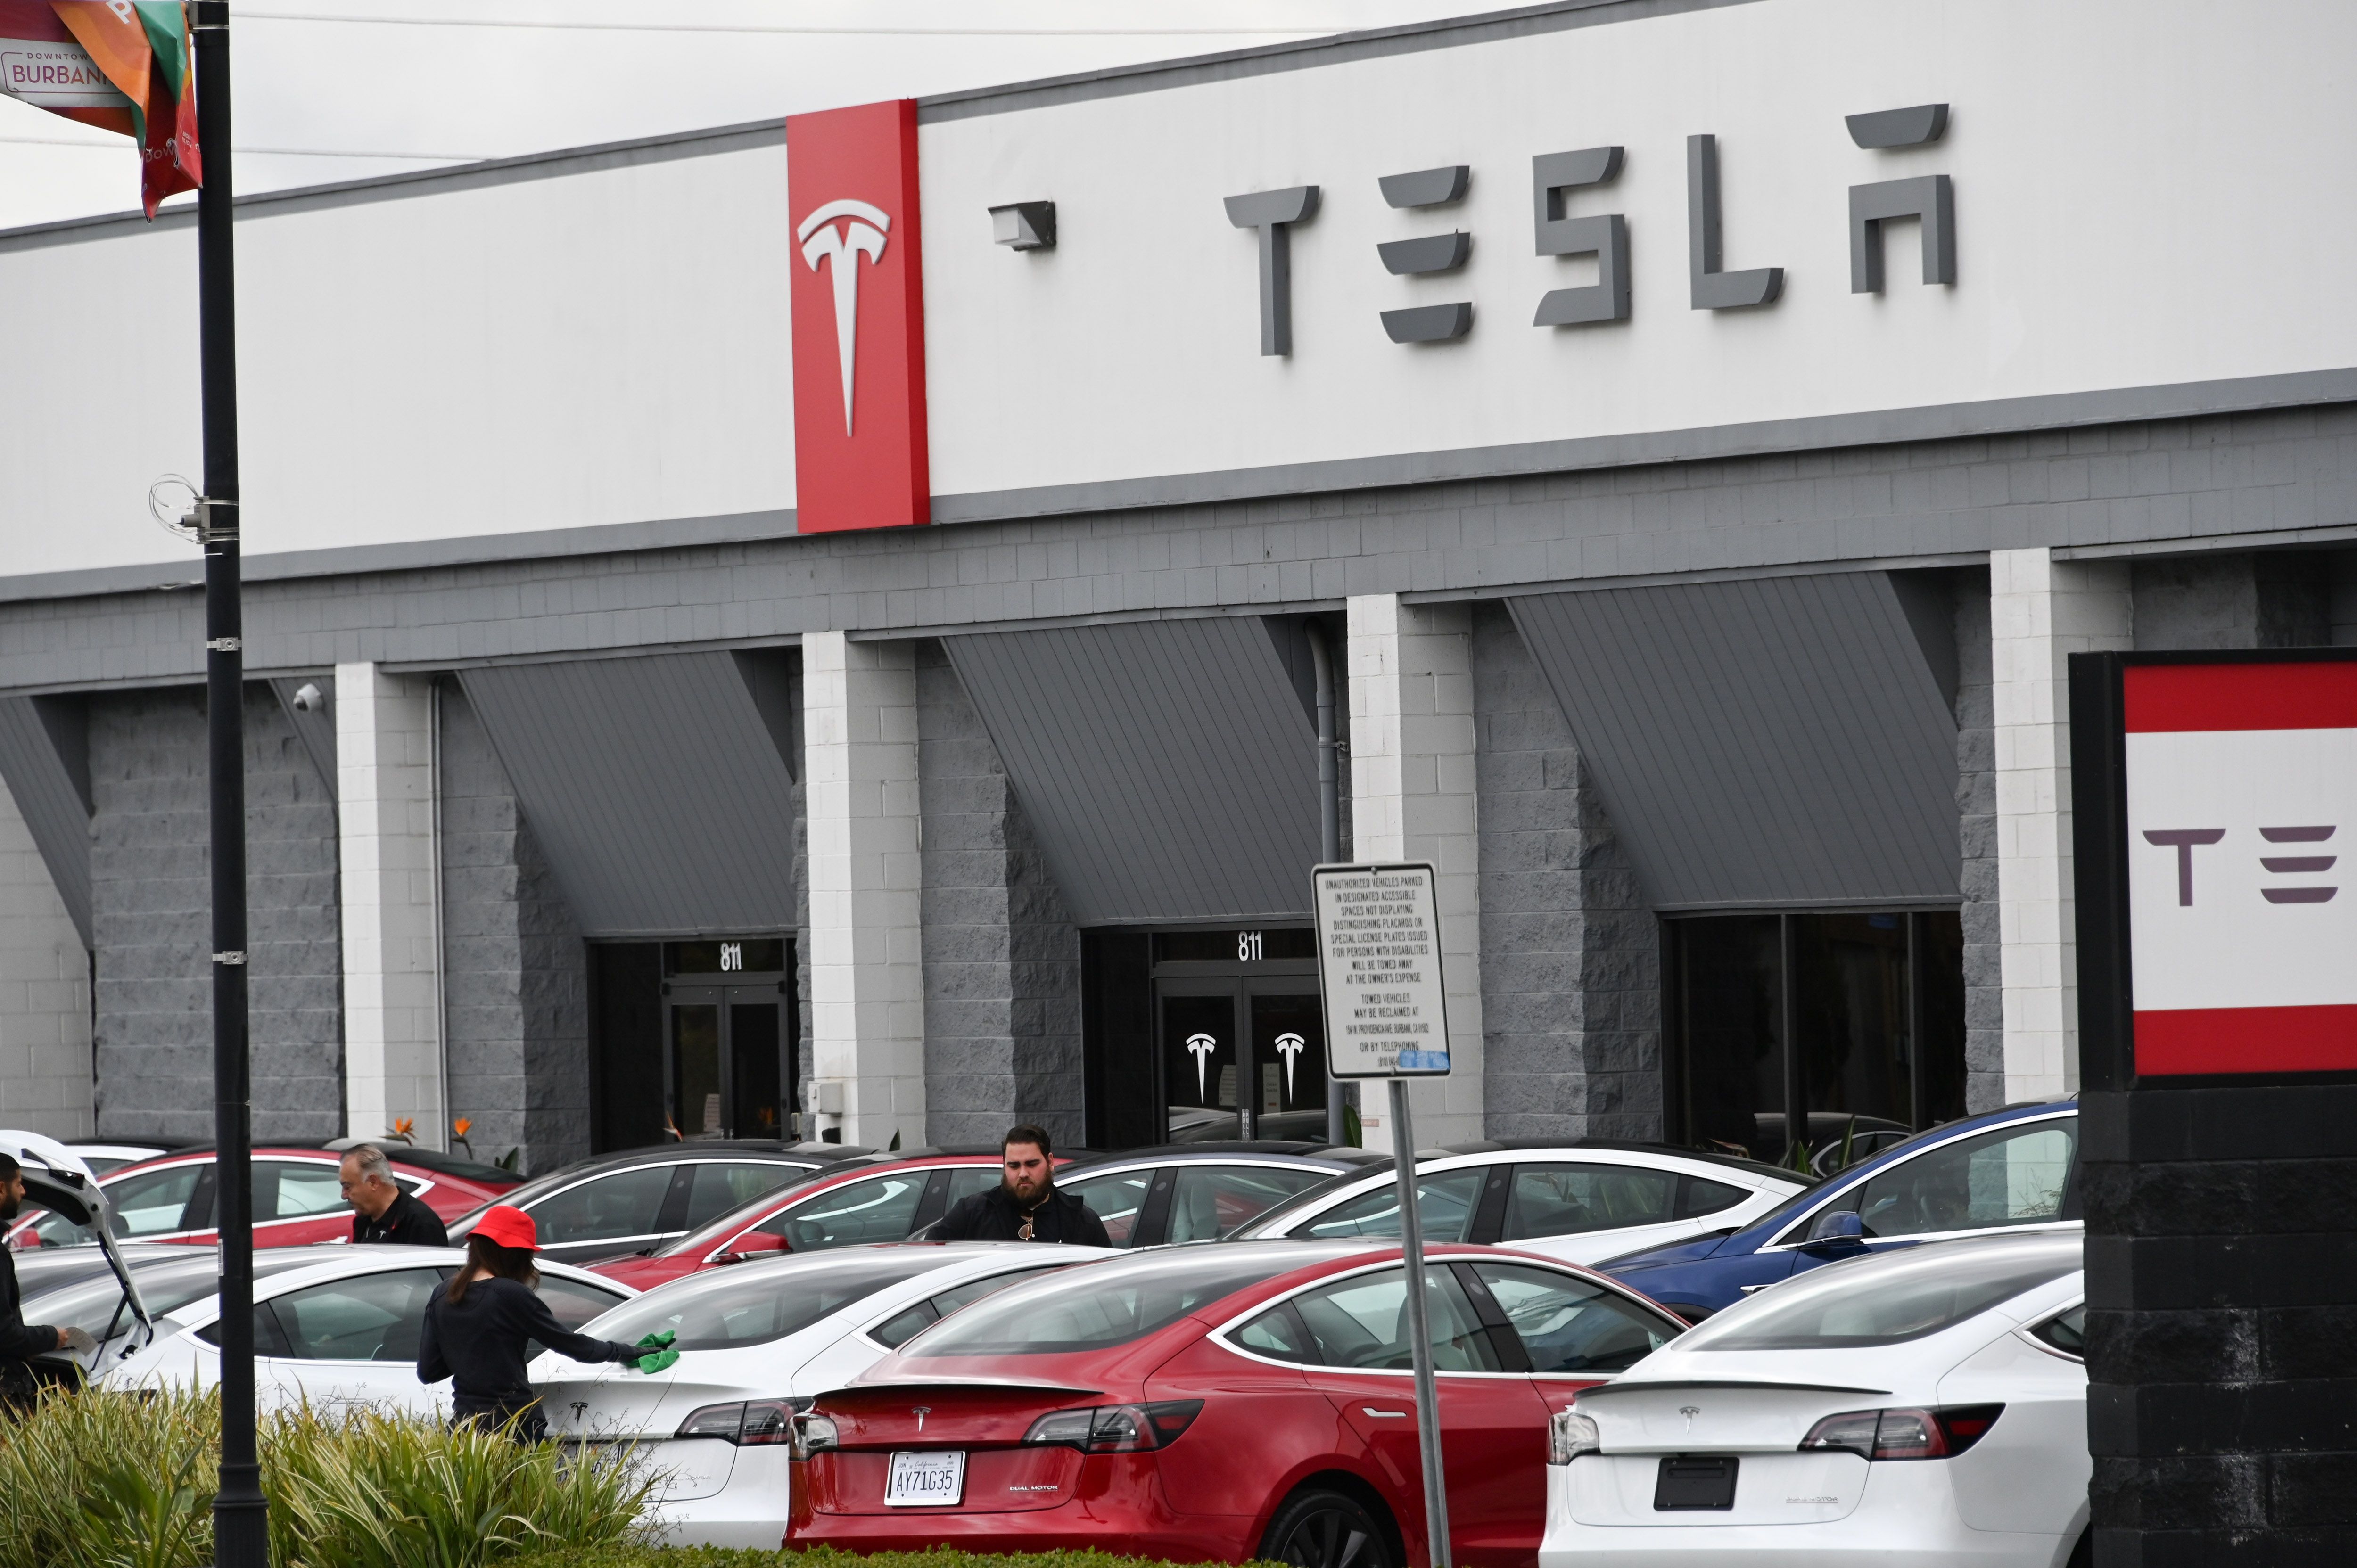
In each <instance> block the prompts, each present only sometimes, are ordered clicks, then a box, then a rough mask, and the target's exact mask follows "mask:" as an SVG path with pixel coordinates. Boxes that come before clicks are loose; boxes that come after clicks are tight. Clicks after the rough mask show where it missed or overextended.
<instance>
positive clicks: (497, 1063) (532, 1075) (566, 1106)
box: [441, 681, 589, 1171]
mask: <svg viewBox="0 0 2357 1568" xmlns="http://www.w3.org/2000/svg"><path fill="white" fill-rule="evenodd" d="M441 699H442V734H441V765H442V768H441V772H442V777H441V791H442V952H443V965H444V972H443V1008H444V1011H443V1016H444V1022H445V1027H446V1028H447V1032H448V1051H449V1064H450V1112H451V1114H452V1115H453V1116H454V1117H457V1116H465V1117H468V1118H471V1119H472V1120H473V1122H474V1123H475V1128H474V1132H473V1133H472V1135H471V1138H470V1142H471V1143H472V1144H473V1147H474V1149H475V1152H476V1153H477V1154H478V1155H480V1156H482V1157H483V1158H486V1159H490V1158H495V1157H497V1156H498V1155H501V1154H504V1153H505V1152H506V1151H507V1150H509V1149H511V1148H517V1147H521V1148H522V1150H523V1168H524V1169H525V1170H526V1171H544V1170H548V1169H551V1168H553V1167H554V1166H556V1165H562V1164H564V1163H565V1161H567V1160H573V1159H578V1158H579V1157H580V1156H582V1155H586V1154H587V1153H588V1152H589V1036H588V1004H589V1003H588V975H587V954H586V952H585V950H584V948H583V944H582V940H581V935H580V932H579V930H578V929H576V927H575V926H574V923H573V917H572V914H571V912H570V911H569V910H568V909H567V908H565V898H564V895H563V894H562V893H560V892H559V891H558V889H557V886H556V882H555V879H554V876H553V875H551V874H550V871H549V868H548V862H547V859H546V858H545V857H544V855H543V854H541V850H540V846H539V844H538V843H537V842H535V841H534V839H533V836H532V828H531V825H530V824H529V823H527V822H525V821H524V820H523V815H522V811H520V810H519V808H518V806H517V804H516V797H515V788H514V786H513V785H511V783H509V781H508V776H507V771H506V769H505V768H501V767H500V760H499V756H498V754H497V753H496V752H495V751H493V750H492V748H491V742H490V734H489V733H488V732H487V731H486V730H485V729H484V728H483V724H482V721H481V719H479V717H477V716H476V714H475V711H474V709H473V708H471V707H469V706H468V703H467V700H466V697H465V696H464V695H463V694H462V693H460V692H459V690H458V687H457V682H452V681H446V682H443V683H442V687H441Z"/></svg>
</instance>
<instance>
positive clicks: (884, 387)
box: [786, 100, 931, 533]
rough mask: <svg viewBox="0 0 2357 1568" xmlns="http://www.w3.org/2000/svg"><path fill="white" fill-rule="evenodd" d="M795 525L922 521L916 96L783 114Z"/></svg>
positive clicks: (927, 480) (925, 481)
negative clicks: (790, 234)
mask: <svg viewBox="0 0 2357 1568" xmlns="http://www.w3.org/2000/svg"><path fill="white" fill-rule="evenodd" d="M786 194H787V214H788V216H789V218H791V220H792V222H793V225H794V255H793V260H792V261H791V263H789V267H788V271H789V273H790V274H791V279H790V282H789V285H788V294H789V295H790V297H791V302H792V306H793V378H794V506H795V527H796V528H797V529H798V530H799V531H800V532H803V533H818V532H831V531H834V530H837V529H850V528H890V527H899V526H905V525H907V524H910V523H920V522H925V521H931V493H930V492H931V474H930V472H929V467H928V463H929V460H928V457H927V455H926V454H927V446H926V433H925V307H924V258H923V254H922V251H921V247H920V244H919V231H920V224H919V221H918V198H917V106H916V103H915V102H914V101H913V100H901V101H896V102H888V103H865V104H861V105H859V106H857V107H856V108H850V109H830V110H826V111H824V112H823V113H816V114H795V115H790V116H789V117H788V118H787V120H786Z"/></svg>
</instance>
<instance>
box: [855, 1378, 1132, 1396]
mask: <svg viewBox="0 0 2357 1568" xmlns="http://www.w3.org/2000/svg"><path fill="white" fill-rule="evenodd" d="M894 1389H989V1390H995V1391H999V1392H1002V1393H1034V1394H1101V1393H1103V1392H1104V1390H1103V1389H1084V1388H1081V1387H1079V1386H1078V1385H1076V1384H1072V1383H1051V1382H1047V1381H1044V1380H1040V1379H1038V1378H883V1379H878V1380H876V1381H874V1382H857V1383H845V1385H844V1386H843V1387H841V1388H839V1389H828V1390H826V1391H824V1392H823V1393H821V1394H820V1395H819V1396H818V1397H819V1398H820V1399H832V1398H833V1397H834V1396H835V1395H836V1394H874V1393H886V1392H888V1391H891V1390H894Z"/></svg>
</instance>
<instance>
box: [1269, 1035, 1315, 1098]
mask: <svg viewBox="0 0 2357 1568" xmlns="http://www.w3.org/2000/svg"><path fill="white" fill-rule="evenodd" d="M1308 1048H1309V1042H1308V1041H1307V1040H1305V1039H1303V1038H1302V1037H1301V1036H1298V1035H1295V1034H1283V1035H1279V1036H1277V1037H1276V1054H1277V1055H1279V1056H1281V1057H1283V1058H1285V1098H1286V1099H1287V1100H1291V1099H1292V1098H1293V1063H1294V1058H1297V1057H1298V1056H1300V1055H1301V1053H1302V1052H1303V1051H1305V1050H1307V1049H1308Z"/></svg>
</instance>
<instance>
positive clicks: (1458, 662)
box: [1343, 594, 1482, 1149]
mask: <svg viewBox="0 0 2357 1568" xmlns="http://www.w3.org/2000/svg"><path fill="white" fill-rule="evenodd" d="M1343 662H1344V668H1345V669H1346V670H1347V671H1349V678H1350V682H1351V846H1352V847H1351V858H1353V859H1354V860H1360V861H1387V860H1422V861H1429V862H1431V863H1432V867H1433V892H1434V896H1435V898H1436V900H1437V903H1438V906H1439V914H1440V963H1441V980H1442V983H1443V987H1444V991H1445V993H1446V995H1447V997H1448V1059H1449V1074H1448V1077H1447V1078H1445V1079H1438V1080H1433V1079H1426V1080H1424V1081H1422V1082H1418V1083H1415V1084H1413V1085H1411V1086H1410V1089H1409V1094H1410V1099H1409V1101H1408V1108H1409V1112H1410V1114H1411V1116H1412V1117H1413V1119H1414V1122H1415V1128H1414V1131H1415V1142H1416V1144H1417V1145H1418V1146H1419V1147H1423V1148H1430V1147H1433V1146H1435V1145H1437V1144H1454V1143H1463V1142H1466V1141H1468V1140H1470V1139H1474V1138H1479V1137H1480V1136H1482V1125H1481V875H1480V873H1481V865H1480V848H1481V843H1480V812H1479V810H1478V800H1477V796H1476V790H1475V784H1474V776H1473V729H1474V726H1473V638H1472V612H1471V611H1470V610H1469V609H1468V608H1466V607H1464V606H1461V605H1443V606H1431V607H1420V606H1415V605H1408V604H1404V603H1402V602H1401V600H1400V597H1399V596H1398V595H1396V594H1363V595H1360V596H1354V597H1353V598H1351V600H1350V602H1349V605H1348V607H1347V630H1346V633H1345V648H1344V652H1343ZM1360 1119H1361V1125H1362V1126H1363V1128H1364V1130H1365V1136H1366V1144H1367V1147H1369V1148H1371V1149H1388V1148H1390V1147H1392V1135H1393V1130H1392V1126H1391V1111H1390V1101H1389V1100H1388V1098H1386V1097H1383V1096H1381V1095H1377V1094H1373V1093H1369V1094H1367V1095H1365V1096H1363V1097H1362V1098H1361V1102H1360Z"/></svg>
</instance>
